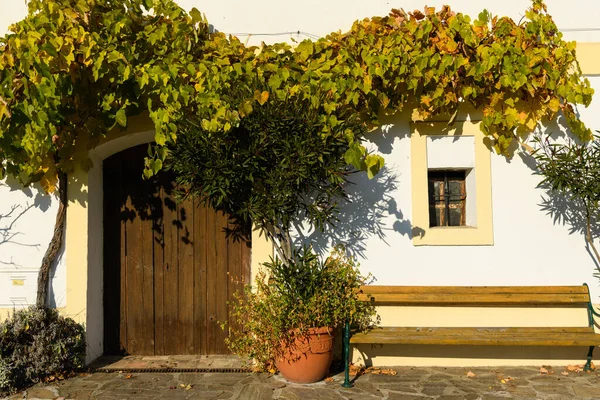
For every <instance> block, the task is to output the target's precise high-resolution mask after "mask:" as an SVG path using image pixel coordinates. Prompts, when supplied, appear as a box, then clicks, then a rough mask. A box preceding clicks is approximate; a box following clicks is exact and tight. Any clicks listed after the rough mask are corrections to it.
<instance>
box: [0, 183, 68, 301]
mask: <svg viewBox="0 0 600 400" xmlns="http://www.w3.org/2000/svg"><path fill="white" fill-rule="evenodd" d="M14 207H16V208H14ZM13 208H14V211H12V213H11V210H13ZM57 209H58V200H57V198H56V197H55V196H51V195H47V194H44V192H43V191H42V190H41V189H40V188H39V187H36V186H32V187H30V188H26V189H25V190H22V188H21V186H20V185H19V184H18V183H17V182H16V181H14V180H9V181H8V182H7V181H6V180H5V181H2V182H0V308H20V307H23V306H26V305H29V304H34V303H35V296H36V288H37V276H38V271H39V268H40V265H41V261H42V258H43V256H44V253H45V251H46V249H47V247H48V243H49V242H50V239H51V238H52V232H53V230H54V221H55V218H56V211H57ZM63 255H64V248H63V249H61V251H60V254H59V260H58V263H57V266H56V268H55V269H54V270H53V275H52V283H51V285H52V286H51V290H50V293H49V295H50V304H53V305H56V306H58V307H63V306H64V305H65V300H66V292H65V290H66V272H65V262H64V257H63Z"/></svg>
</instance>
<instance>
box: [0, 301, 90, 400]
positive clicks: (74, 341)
mask: <svg viewBox="0 0 600 400" xmlns="http://www.w3.org/2000/svg"><path fill="white" fill-rule="evenodd" d="M84 333H85V332H84V329H83V326H81V325H80V324H78V323H76V322H75V321H73V320H72V319H71V318H66V317H63V316H60V315H59V314H58V311H56V310H53V309H44V308H37V307H30V308H27V309H24V310H19V311H15V312H14V313H13V314H12V315H11V316H10V317H9V318H8V319H7V320H6V321H4V322H2V323H1V324H0V393H2V392H10V391H14V390H18V389H20V388H23V387H26V386H28V385H31V384H33V383H36V382H39V381H41V380H43V379H44V378H47V377H49V376H61V375H65V374H68V373H69V372H72V371H74V370H77V369H79V368H81V367H83V365H84V360H85V336H84Z"/></svg>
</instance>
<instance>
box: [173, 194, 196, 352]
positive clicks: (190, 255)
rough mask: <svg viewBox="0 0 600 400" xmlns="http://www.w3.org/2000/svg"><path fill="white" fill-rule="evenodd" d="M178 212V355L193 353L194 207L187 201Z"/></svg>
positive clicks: (190, 201) (178, 208)
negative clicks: (179, 337) (179, 338)
mask: <svg viewBox="0 0 600 400" xmlns="http://www.w3.org/2000/svg"><path fill="white" fill-rule="evenodd" d="M177 210H178V212H179V220H178V222H179V230H178V232H179V241H178V246H179V251H178V256H179V292H178V296H177V298H178V300H179V334H180V336H181V342H180V344H179V349H178V352H179V354H195V351H194V205H193V201H192V200H190V199H187V200H185V201H183V202H181V203H180V204H179V205H178V206H177Z"/></svg>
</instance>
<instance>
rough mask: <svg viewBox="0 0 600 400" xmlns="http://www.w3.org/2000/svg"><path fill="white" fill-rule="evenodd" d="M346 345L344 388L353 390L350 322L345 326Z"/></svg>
mask: <svg viewBox="0 0 600 400" xmlns="http://www.w3.org/2000/svg"><path fill="white" fill-rule="evenodd" d="M343 341H344V345H343V349H342V352H343V357H344V383H342V386H343V387H345V388H351V387H352V383H350V322H348V321H346V326H344V340H343Z"/></svg>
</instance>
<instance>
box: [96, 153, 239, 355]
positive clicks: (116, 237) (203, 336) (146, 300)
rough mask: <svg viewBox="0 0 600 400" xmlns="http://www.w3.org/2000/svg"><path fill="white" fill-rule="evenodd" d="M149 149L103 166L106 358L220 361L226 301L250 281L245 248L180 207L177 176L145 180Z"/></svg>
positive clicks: (201, 211)
mask: <svg viewBox="0 0 600 400" xmlns="http://www.w3.org/2000/svg"><path fill="white" fill-rule="evenodd" d="M146 154H147V145H142V146H138V147H135V148H132V149H129V150H126V151H124V152H121V153H119V154H116V155H114V156H111V157H109V158H108V159H107V160H105V162H104V165H103V171H104V174H105V179H104V185H105V195H104V206H105V209H104V220H105V222H104V226H105V233H104V240H105V242H104V263H105V266H104V272H105V275H104V285H105V291H104V292H105V296H104V299H105V302H104V304H105V329H104V330H105V338H106V340H105V352H106V353H107V354H140V355H145V354H151V355H152V354H155V355H165V354H223V353H228V352H229V350H228V349H227V347H226V346H225V343H224V340H225V338H226V337H227V331H223V330H222V329H221V327H220V325H219V323H220V322H228V321H229V311H228V306H227V302H228V301H230V300H232V299H233V293H234V292H235V291H236V290H242V289H243V284H244V283H248V282H249V277H250V248H249V245H248V243H249V242H248V241H245V240H237V241H236V240H233V239H232V238H230V237H228V236H227V234H226V231H225V229H224V228H226V227H228V224H229V223H230V222H229V218H228V216H226V215H225V214H223V213H217V212H215V211H214V210H213V209H211V208H209V207H206V206H205V205H203V204H200V203H199V201H198V200H194V199H191V198H190V199H187V200H185V201H182V202H179V203H178V202H177V200H176V193H175V190H176V187H175V185H174V184H173V176H172V175H169V173H168V172H161V173H159V174H158V175H157V176H156V177H153V178H151V179H149V180H142V178H141V177H142V169H143V158H144V156H145V155H146Z"/></svg>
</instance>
